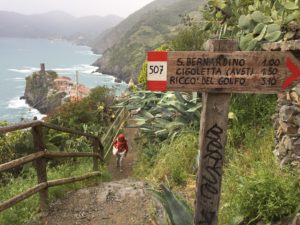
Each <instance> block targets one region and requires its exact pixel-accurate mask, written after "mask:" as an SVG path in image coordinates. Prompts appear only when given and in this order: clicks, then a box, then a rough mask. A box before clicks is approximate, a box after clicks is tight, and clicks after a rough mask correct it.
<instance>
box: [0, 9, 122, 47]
mask: <svg viewBox="0 0 300 225" xmlns="http://www.w3.org/2000/svg"><path fill="white" fill-rule="evenodd" d="M121 20H122V19H121V18H120V17H118V16H113V15H110V16H105V17H100V16H87V17H81V18H77V17H73V16H71V15H69V14H67V13H65V12H61V11H53V12H49V13H44V14H35V15H23V14H19V13H15V12H7V11H0V37H25V38H63V39H70V40H75V41H77V42H79V43H89V42H91V41H92V40H93V39H94V38H96V37H97V36H98V35H99V34H100V33H101V32H103V31H104V30H106V29H109V28H111V27H113V26H115V25H116V24H118V23H119V22H120V21H121Z"/></svg>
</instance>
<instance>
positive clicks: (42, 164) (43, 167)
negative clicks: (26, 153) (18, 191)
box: [32, 125, 48, 212]
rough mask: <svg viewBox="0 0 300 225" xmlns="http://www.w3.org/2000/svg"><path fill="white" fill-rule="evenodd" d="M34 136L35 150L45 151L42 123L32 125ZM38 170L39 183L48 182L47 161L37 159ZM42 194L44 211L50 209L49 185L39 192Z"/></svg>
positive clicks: (41, 205)
mask: <svg viewBox="0 0 300 225" xmlns="http://www.w3.org/2000/svg"><path fill="white" fill-rule="evenodd" d="M32 137H33V144H34V150H35V151H36V152H40V151H44V150H45V145H44V140H43V127H42V126H41V125H39V126H34V127H32ZM36 172H37V178H38V183H39V184H40V183H44V182H47V161H46V159H45V158H44V157H43V158H40V159H37V160H36ZM39 195H40V209H41V211H42V212H47V211H48V187H46V188H45V189H43V190H41V191H40V192H39Z"/></svg>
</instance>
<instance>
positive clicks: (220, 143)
mask: <svg viewBox="0 0 300 225" xmlns="http://www.w3.org/2000/svg"><path fill="white" fill-rule="evenodd" d="M236 46H237V45H236V42H235V41H232V40H210V41H209V42H208V48H209V51H222V52H230V51H234V50H236ZM229 101H230V94H222V93H221V94H220V93H203V94H202V102H203V108H202V114H201V121H200V140H199V148H200V158H199V168H198V174H197V187H196V203H195V204H196V205H195V206H196V207H195V218H194V223H195V225H200V224H201V225H217V224H218V208H219V201H220V194H221V180H222V173H223V171H222V167H223V161H224V148H225V143H226V131H227V119H228V112H229Z"/></svg>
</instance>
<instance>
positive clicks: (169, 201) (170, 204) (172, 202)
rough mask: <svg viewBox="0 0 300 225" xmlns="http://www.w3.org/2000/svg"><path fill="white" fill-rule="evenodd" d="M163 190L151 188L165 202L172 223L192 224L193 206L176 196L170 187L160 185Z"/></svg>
mask: <svg viewBox="0 0 300 225" xmlns="http://www.w3.org/2000/svg"><path fill="white" fill-rule="evenodd" d="M160 188H161V191H157V190H154V189H150V192H151V193H152V194H153V195H154V196H155V197H156V198H157V199H158V200H159V201H160V202H161V203H162V204H163V206H164V208H165V209H166V211H167V213H168V216H169V219H170V223H171V224H172V225H182V224H185V225H192V224H193V213H192V210H191V208H190V207H189V206H188V205H187V204H186V203H185V202H184V201H183V200H182V199H179V198H178V197H176V196H175V195H174V194H173V193H172V192H171V191H170V189H169V188H167V187H165V186H164V185H161V186H160Z"/></svg>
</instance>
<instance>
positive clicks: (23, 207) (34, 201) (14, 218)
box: [0, 159, 109, 225]
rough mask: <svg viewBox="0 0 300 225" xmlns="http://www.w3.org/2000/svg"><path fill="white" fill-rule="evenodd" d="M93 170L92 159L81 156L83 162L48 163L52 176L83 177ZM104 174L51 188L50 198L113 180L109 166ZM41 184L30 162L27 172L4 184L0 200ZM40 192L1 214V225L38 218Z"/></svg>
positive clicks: (50, 175) (103, 169)
mask: <svg viewBox="0 0 300 225" xmlns="http://www.w3.org/2000/svg"><path fill="white" fill-rule="evenodd" d="M89 171H90V172H91V171H92V161H91V159H81V160H80V162H78V163H74V162H67V163H64V164H61V165H59V166H56V167H51V166H48V168H47V173H48V179H49V180H53V179H59V178H66V177H70V176H79V175H83V174H86V173H87V172H89ZM101 171H102V175H101V177H95V178H91V179H89V180H86V181H80V182H76V183H72V184H67V185H63V186H59V187H53V188H50V189H49V197H50V201H53V200H55V199H56V198H59V197H62V196H63V195H65V194H66V192H68V191H72V190H75V189H79V188H83V187H87V186H89V185H95V184H97V183H99V182H102V181H105V180H108V179H109V175H108V173H107V171H106V168H104V167H103V168H101ZM36 184H37V177H36V172H35V170H34V169H33V167H31V166H30V165H29V164H28V165H26V166H25V167H24V168H23V171H22V172H21V173H20V174H19V175H18V177H16V178H11V179H10V181H9V182H8V183H6V184H5V185H4V184H2V183H1V185H0V193H1V195H0V202H3V201H5V200H7V199H9V198H11V197H13V196H14V195H16V194H19V193H21V192H22V191H26V190H28V189H29V188H31V187H33V186H34V185H36ZM38 198H39V197H38V194H35V195H34V196H32V197H30V198H29V199H27V200H25V201H22V202H20V203H18V204H16V205H15V206H13V207H12V208H10V209H7V210H5V211H3V212H1V213H0V224H2V225H11V224H16V225H17V224H24V223H25V222H27V221H28V220H32V219H34V218H35V216H36V214H37V213H38V207H39V200H38Z"/></svg>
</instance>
